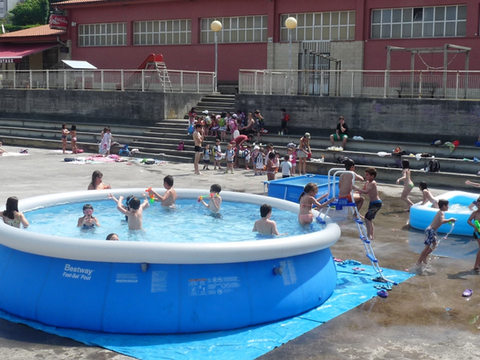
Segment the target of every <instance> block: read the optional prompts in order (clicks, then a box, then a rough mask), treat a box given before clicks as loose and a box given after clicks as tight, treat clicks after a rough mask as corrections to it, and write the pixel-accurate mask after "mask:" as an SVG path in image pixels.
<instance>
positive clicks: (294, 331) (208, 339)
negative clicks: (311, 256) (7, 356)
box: [0, 265, 414, 360]
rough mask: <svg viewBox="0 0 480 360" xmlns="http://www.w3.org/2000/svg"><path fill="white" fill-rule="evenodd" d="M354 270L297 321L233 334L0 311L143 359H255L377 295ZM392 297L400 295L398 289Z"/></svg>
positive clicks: (343, 273)
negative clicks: (94, 328)
mask: <svg viewBox="0 0 480 360" xmlns="http://www.w3.org/2000/svg"><path fill="white" fill-rule="evenodd" d="M354 267H355V265H351V266H347V267H341V266H337V271H338V275H337V287H336V288H335V290H334V292H333V294H332V296H331V297H330V299H328V300H327V301H326V302H325V303H324V304H323V305H321V306H320V307H318V308H315V309H313V310H310V311H308V312H306V313H304V314H302V315H300V316H296V317H294V318H290V319H286V320H282V321H278V322H275V323H270V324H265V325H259V326H253V327H248V328H243V329H239V330H232V331H218V332H210V333H200V334H184V335H118V334H104V333H97V332H89V331H79V330H72V329H62V328H56V327H52V326H46V325H43V324H40V323H36V322H33V321H28V320H25V319H21V318H18V317H16V316H13V315H10V314H8V313H5V312H3V311H0V317H1V318H4V319H6V320H10V321H12V322H16V323H22V324H26V325H28V326H30V327H32V328H35V329H38V330H42V331H45V332H47V333H51V334H56V335H59V336H62V337H67V338H71V339H73V340H76V341H79V342H83V343H85V344H87V345H96V346H100V347H103V348H106V349H109V350H112V351H115V352H118V353H121V354H124V355H128V356H132V357H134V358H138V359H142V360H160V359H162V360H165V359H182V360H183V359H184V360H190V359H211V360H227V359H232V360H233V359H235V360H251V359H255V358H257V357H259V356H261V355H263V354H265V353H267V352H269V351H271V350H273V349H274V348H276V347H279V346H281V345H282V344H284V343H286V342H288V341H290V340H292V339H295V338H296V337H298V336H300V335H302V334H304V333H306V332H308V331H310V330H312V329H314V328H316V327H317V326H320V325H322V324H323V323H325V322H327V321H328V320H331V319H333V318H335V317H336V316H338V315H341V314H343V313H344V312H347V311H348V310H350V309H352V308H354V307H356V306H358V305H360V304H362V303H364V302H365V301H367V300H370V299H371V298H373V297H375V296H377V291H378V290H377V289H376V288H375V287H374V286H375V285H381V283H378V282H373V281H372V278H374V277H376V274H375V271H374V270H373V268H372V267H371V266H367V265H358V267H361V268H362V269H365V271H361V272H359V273H356V272H354V271H353V270H352V268H354ZM383 273H384V275H385V277H387V278H388V279H391V280H393V281H395V282H397V283H401V282H403V281H405V280H407V279H409V278H410V277H412V276H414V274H410V273H406V272H403V271H396V270H390V269H383ZM389 296H395V287H393V290H392V291H390V292H389ZM385 301H388V298H387V299H385Z"/></svg>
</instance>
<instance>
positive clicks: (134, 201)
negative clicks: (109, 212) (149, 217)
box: [108, 194, 150, 230]
mask: <svg viewBox="0 0 480 360" xmlns="http://www.w3.org/2000/svg"><path fill="white" fill-rule="evenodd" d="M143 197H144V198H145V199H144V200H143V203H142V202H141V201H140V199H139V198H137V197H136V196H133V197H132V198H131V199H130V201H129V202H128V207H129V209H125V208H124V207H123V205H122V203H123V196H120V197H119V198H118V200H117V199H116V198H115V196H113V194H108V198H109V199H112V200H113V201H115V202H116V203H117V210H118V211H120V212H121V213H122V214H124V215H126V216H128V229H129V230H142V225H143V210H145V209H147V208H148V207H149V206H150V205H149V204H148V200H147V197H146V195H145V194H143Z"/></svg>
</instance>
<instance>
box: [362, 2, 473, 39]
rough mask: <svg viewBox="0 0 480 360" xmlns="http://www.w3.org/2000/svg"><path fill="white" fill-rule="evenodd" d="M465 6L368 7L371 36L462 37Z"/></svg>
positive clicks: (382, 37) (465, 23)
mask: <svg viewBox="0 0 480 360" xmlns="http://www.w3.org/2000/svg"><path fill="white" fill-rule="evenodd" d="M466 29H467V6H466V5H452V6H435V7H417V8H403V9H378V10H372V30H371V31H372V32H371V35H370V36H371V38H372V39H392V38H393V39H394V38H430V37H454V36H465V35H466Z"/></svg>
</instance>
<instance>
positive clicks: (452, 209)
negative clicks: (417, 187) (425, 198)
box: [410, 191, 478, 236]
mask: <svg viewBox="0 0 480 360" xmlns="http://www.w3.org/2000/svg"><path fill="white" fill-rule="evenodd" d="M477 198H478V194H474V193H468V192H464V191H449V192H447V193H445V194H442V195H439V196H436V197H435V199H436V200H441V199H445V200H448V202H449V210H448V211H447V212H446V213H445V217H446V218H451V217H453V218H455V219H457V221H456V222H455V227H454V228H453V231H452V232H451V233H452V234H456V235H464V236H472V234H473V228H472V227H471V226H470V225H468V223H467V220H468V218H469V217H470V214H471V213H472V211H470V210H469V209H468V206H469V205H470V204H471V203H472V202H473V201H474V200H477ZM431 206H432V204H431V203H430V202H427V203H426V204H425V205H420V203H418V204H415V205H413V206H412V207H411V208H410V226H412V227H413V228H415V229H418V230H425V229H426V228H427V227H428V226H429V225H430V223H431V222H432V220H433V217H434V216H435V214H436V213H437V212H438V208H432V207H431ZM450 229H451V225H449V224H444V225H442V226H440V228H439V229H438V232H441V233H445V234H446V233H448V232H449V231H450Z"/></svg>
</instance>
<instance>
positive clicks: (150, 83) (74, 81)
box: [0, 69, 216, 93]
mask: <svg viewBox="0 0 480 360" xmlns="http://www.w3.org/2000/svg"><path fill="white" fill-rule="evenodd" d="M215 81H216V78H215V73H214V72H205V71H182V70H168V72H165V71H158V70H148V69H146V70H68V69H66V70H0V88H3V89H44V90H54V89H59V90H97V91H109V90H115V91H117V90H121V91H156V92H177V93H182V92H185V93H213V92H214V89H215Z"/></svg>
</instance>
